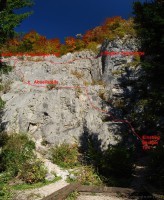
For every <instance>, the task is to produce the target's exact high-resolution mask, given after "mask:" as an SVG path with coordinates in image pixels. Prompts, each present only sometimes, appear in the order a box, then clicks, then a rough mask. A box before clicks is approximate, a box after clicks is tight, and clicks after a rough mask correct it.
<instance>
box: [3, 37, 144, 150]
mask: <svg viewBox="0 0 164 200" xmlns="http://www.w3.org/2000/svg"><path fill="white" fill-rule="evenodd" d="M138 48H139V46H138V41H137V40H136V39H134V38H127V37H125V38H123V39H117V40H114V41H112V42H110V41H105V42H104V43H103V44H102V46H101V49H100V53H101V52H104V51H110V52H122V51H126V52H127V51H128V52H130V51H132V52H133V51H134V52H136V51H137V50H138ZM3 60H4V61H6V62H7V63H8V64H10V65H11V66H13V70H12V72H10V73H9V74H8V75H3V76H2V77H1V82H2V84H8V82H10V90H8V91H7V92H6V93H5V92H4V93H3V94H2V96H1V98H2V99H3V101H5V102H6V104H5V109H4V111H3V115H2V119H1V121H2V123H1V129H2V130H3V131H5V132H8V133H10V134H12V133H13V132H24V133H27V134H29V135H31V136H32V137H33V138H34V139H35V140H40V141H42V140H44V141H46V142H47V143H49V144H60V143H63V142H66V143H74V142H75V141H77V142H79V143H83V142H84V141H85V139H86V138H87V137H88V136H89V135H92V136H93V139H94V140H97V142H99V143H100V147H101V148H102V149H106V148H107V147H108V145H109V144H111V145H115V144H117V143H118V141H120V140H122V137H123V135H124V132H127V127H125V124H124V123H123V122H121V121H119V120H114V119H121V118H122V119H123V118H124V113H123V112H122V110H121V109H120V108H119V107H118V106H114V105H113V103H116V102H117V101H121V100H125V98H129V97H130V96H131V95H134V93H135V90H134V88H133V86H132V85H133V84H132V82H134V81H137V80H138V77H139V76H140V74H141V73H142V72H141V68H140V65H139V64H137V62H135V61H136V60H137V57H135V56H133V55H132V56H123V55H115V56H107V55H102V56H97V55H95V54H94V53H93V52H91V51H87V50H86V51H81V52H75V53H68V54H67V55H64V56H62V57H60V58H59V57H56V56H47V57H32V59H29V58H28V57H24V59H23V60H20V59H18V58H17V57H11V58H3ZM50 80H51V81H52V80H54V83H57V84H54V85H53V84H51V85H47V84H45V82H44V83H43V82H41V81H50ZM39 81H40V82H39ZM55 81H56V82H55ZM37 83H38V84H37ZM111 115H112V116H111Z"/></svg>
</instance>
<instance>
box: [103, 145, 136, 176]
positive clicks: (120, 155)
mask: <svg viewBox="0 0 164 200" xmlns="http://www.w3.org/2000/svg"><path fill="white" fill-rule="evenodd" d="M133 163H134V154H133V149H127V148H125V147H120V146H115V147H108V149H107V150H106V151H105V152H104V154H103V156H102V159H101V167H102V171H103V172H104V173H105V174H106V175H109V176H110V175H114V176H116V177H128V176H130V175H131V174H132V170H133Z"/></svg>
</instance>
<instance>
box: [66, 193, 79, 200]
mask: <svg viewBox="0 0 164 200" xmlns="http://www.w3.org/2000/svg"><path fill="white" fill-rule="evenodd" d="M78 196H79V193H78V192H77V191H74V192H72V193H71V194H69V196H68V197H67V198H66V199H65V200H75V199H77V197H78Z"/></svg>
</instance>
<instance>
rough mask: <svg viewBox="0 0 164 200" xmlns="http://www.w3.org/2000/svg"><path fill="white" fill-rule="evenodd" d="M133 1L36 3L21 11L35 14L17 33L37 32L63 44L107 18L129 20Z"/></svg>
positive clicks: (41, 0) (46, 0) (42, 0)
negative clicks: (68, 37) (119, 17)
mask: <svg viewBox="0 0 164 200" xmlns="http://www.w3.org/2000/svg"><path fill="white" fill-rule="evenodd" d="M133 1H134V0H103V1H101V0H81V1H80V0H68V1H66V0H59V1H56V0H35V5H34V6H33V7H32V8H31V9H23V10H21V12H22V11H27V10H33V11H34V13H33V15H31V16H30V17H29V18H27V19H25V20H24V21H23V22H22V24H21V25H20V26H19V27H17V28H16V29H15V30H16V31H18V32H24V33H26V32H29V31H30V30H36V31H37V32H38V33H39V34H41V35H44V36H46V37H47V38H48V39H50V38H56V37H57V38H59V39H60V40H61V42H63V41H64V38H65V37H67V36H75V35H76V34H78V33H81V34H83V33H84V32H85V31H86V30H89V29H91V28H94V27H96V26H98V25H100V24H101V23H103V21H104V20H105V19H106V18H107V17H113V16H122V17H123V18H124V19H127V18H129V17H130V16H132V4H133ZM141 1H142V2H143V1H144V0H141ZM19 12H20V11H19Z"/></svg>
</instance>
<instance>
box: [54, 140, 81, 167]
mask: <svg viewBox="0 0 164 200" xmlns="http://www.w3.org/2000/svg"><path fill="white" fill-rule="evenodd" d="M79 155H80V154H79V152H78V146H77V144H74V145H69V144H64V143H63V144H61V145H59V146H55V147H54V148H52V150H51V159H52V162H53V163H54V164H57V165H59V166H60V167H63V168H72V167H76V166H78V165H79V164H80V163H79V161H78V158H79Z"/></svg>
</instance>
